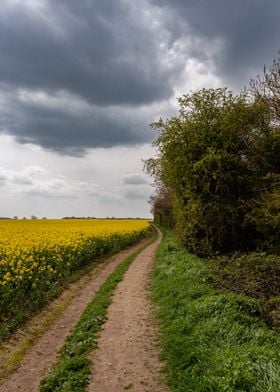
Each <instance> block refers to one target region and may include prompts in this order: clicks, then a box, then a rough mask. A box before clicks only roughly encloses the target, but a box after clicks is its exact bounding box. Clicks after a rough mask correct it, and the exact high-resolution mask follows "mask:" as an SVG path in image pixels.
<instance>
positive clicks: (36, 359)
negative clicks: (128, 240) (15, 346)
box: [0, 240, 147, 392]
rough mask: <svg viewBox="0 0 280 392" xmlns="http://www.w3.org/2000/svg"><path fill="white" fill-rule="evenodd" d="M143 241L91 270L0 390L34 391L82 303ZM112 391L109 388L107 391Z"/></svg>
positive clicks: (76, 316)
mask: <svg viewBox="0 0 280 392" xmlns="http://www.w3.org/2000/svg"><path fill="white" fill-rule="evenodd" d="M145 242H147V240H146V241H144V242H143V241H142V242H141V243H139V244H137V245H134V246H132V247H130V248H129V249H127V250H124V251H122V252H119V253H118V254H117V255H115V256H113V257H111V258H109V259H108V260H107V261H106V262H105V263H104V264H103V265H101V267H100V268H99V267H98V268H97V269H96V271H95V270H94V271H93V273H92V279H91V280H90V281H89V282H87V284H86V286H85V287H84V288H83V289H81V291H80V292H79V294H78V296H77V297H76V298H75V299H74V300H73V302H72V303H71V304H70V305H69V306H68V308H67V309H66V311H65V312H64V313H63V314H62V315H61V316H60V317H59V318H58V319H57V320H56V321H55V322H54V324H53V325H52V326H51V328H50V329H49V330H48V331H47V332H46V333H45V334H44V336H43V337H42V338H41V339H40V340H39V341H38V343H37V344H36V345H35V346H34V347H33V348H32V349H31V350H30V351H29V353H28V354H27V355H26V356H25V358H24V360H23V361H22V363H21V365H20V366H19V368H18V369H17V371H16V372H15V373H14V374H12V375H11V376H10V377H9V378H8V379H7V380H6V382H4V383H3V384H2V385H1V386H0V391H1V392H16V391H20V392H37V391H38V386H39V383H40V381H41V380H42V379H43V378H44V377H45V376H47V374H48V373H49V371H50V370H51V367H52V364H53V363H54V362H55V360H56V357H57V351H58V350H59V348H60V347H62V345H63V343H64V340H65V337H66V336H67V335H68V334H69V332H70V330H71V329H72V328H73V327H74V325H75V324H76V323H77V322H78V320H79V318H80V316H81V314H82V312H83V310H84V309H85V307H86V305H87V304H88V303H89V302H90V300H91V299H92V297H93V295H94V294H95V293H96V292H97V290H98V289H99V287H100V286H101V284H102V283H103V282H104V281H105V280H106V279H107V277H108V276H109V275H110V274H111V273H112V272H113V271H114V269H115V268H116V267H117V265H118V264H120V263H121V262H122V261H123V260H124V259H125V258H126V257H127V256H129V255H130V254H131V253H133V252H134V251H135V250H136V249H139V248H140V247H141V246H143V245H144V243H145ZM111 392H112V391H111Z"/></svg>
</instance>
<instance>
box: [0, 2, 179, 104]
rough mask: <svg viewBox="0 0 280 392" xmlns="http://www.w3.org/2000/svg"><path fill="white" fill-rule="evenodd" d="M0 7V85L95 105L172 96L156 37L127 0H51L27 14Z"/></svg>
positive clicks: (24, 10) (20, 9)
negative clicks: (76, 98) (68, 94)
mask: <svg viewBox="0 0 280 392" xmlns="http://www.w3.org/2000/svg"><path fill="white" fill-rule="evenodd" d="M1 7H2V11H1V13H0V23H1V35H0V53H1V61H0V82H1V83H2V84H6V85H9V86H16V87H19V86H20V87H25V88H29V89H44V90H48V91H49V92H51V91H57V90H66V91H69V92H71V93H73V94H76V95H79V96H81V97H83V98H85V99H87V100H88V101H89V102H91V103H94V104H98V105H107V104H129V105H135V104H142V103H149V102H152V101H155V100H162V99H164V98H166V97H168V96H170V94H171V93H172V86H171V85H170V81H169V78H170V70H169V69H168V68H166V67H165V66H164V65H163V64H162V63H161V62H160V61H159V59H158V51H159V50H158V42H157V40H156V39H155V38H156V37H155V36H154V35H153V31H151V28H150V26H148V25H147V24H146V22H145V19H144V17H143V15H142V16H141V14H136V13H135V12H134V11H133V9H134V8H133V7H131V5H130V3H129V2H124V1H113V0H108V1H106V2H101V1H97V0H95V1H86V0H80V1H78V2H77V1H60V2H57V1H52V0H49V1H45V2H42V5H41V6H38V7H39V8H38V9H36V8H35V9H30V8H28V7H27V6H26V5H25V4H24V2H22V3H17V5H16V6H15V5H14V6H11V5H10V6H9V1H8V0H6V1H4V4H3V5H2V4H1ZM137 18H138V19H137Z"/></svg>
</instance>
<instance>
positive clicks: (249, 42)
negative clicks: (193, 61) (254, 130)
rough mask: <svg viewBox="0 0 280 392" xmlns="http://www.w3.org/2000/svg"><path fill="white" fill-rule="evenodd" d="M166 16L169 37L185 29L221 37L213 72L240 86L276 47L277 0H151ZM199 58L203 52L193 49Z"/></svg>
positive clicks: (208, 39)
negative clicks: (167, 17)
mask: <svg viewBox="0 0 280 392" xmlns="http://www.w3.org/2000/svg"><path fill="white" fill-rule="evenodd" d="M151 1H152V3H153V4H156V5H157V6H159V7H160V8H162V9H164V10H165V12H169V13H170V14H171V15H172V16H171V17H170V18H169V29H170V31H172V33H173V39H174V40H176V39H178V38H179V37H182V36H183V35H184V34H186V32H187V33H188V34H192V35H193V36H197V37H202V39H204V40H205V42H207V43H208V45H210V46H211V40H217V39H218V40H219V39H220V40H221V41H223V44H224V46H223V49H222V51H221V53H220V55H219V56H218V55H217V56H216V58H215V63H216V66H217V72H218V73H219V74H221V75H222V76H223V79H224V80H225V81H226V82H230V83H232V84H233V85H234V86H236V87H243V85H244V84H247V82H248V79H249V78H251V77H254V76H255V73H256V72H261V71H262V68H263V65H264V64H270V63H271V62H272V59H273V58H274V57H275V56H276V55H277V52H278V50H279V49H280V44H279V36H280V23H279V16H280V2H279V1H278V0H236V1H224V0H213V1H211V2H209V1H207V0H174V1H172V2H170V1H168V0H151ZM194 54H195V56H198V57H201V58H202V59H203V56H204V54H203V52H201V53H199V52H197V51H194Z"/></svg>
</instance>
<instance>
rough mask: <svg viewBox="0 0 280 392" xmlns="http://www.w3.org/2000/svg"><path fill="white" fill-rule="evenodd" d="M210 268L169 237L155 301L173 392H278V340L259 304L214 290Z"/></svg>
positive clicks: (157, 269) (160, 259) (162, 252)
mask: <svg viewBox="0 0 280 392" xmlns="http://www.w3.org/2000/svg"><path fill="white" fill-rule="evenodd" d="M213 283H214V279H213V276H212V274H211V273H210V270H209V267H208V265H207V264H206V263H205V262H203V261H202V260H201V259H199V258H197V257H195V256H193V255H190V254H187V253H186V252H185V251H184V250H183V249H181V247H180V246H179V245H178V244H177V242H176V240H175V239H174V237H173V235H172V234H171V233H170V232H168V233H166V235H165V237H164V240H163V241H162V243H161V245H160V248H159V251H158V254H157V263H156V267H155V271H154V279H153V287H152V295H153V299H154V301H155V302H156V304H157V305H158V306H157V309H158V310H157V315H158V319H159V323H160V326H161V331H162V355H163V358H164V359H165V361H166V374H167V380H168V383H169V385H170V386H171V389H172V391H181V392H206V391H207V392H209V391H213V392H214V391H215V392H231V391H232V392H233V391H240V392H241V391H242V392H278V391H279V385H280V337H279V335H278V334H277V333H276V332H275V331H272V330H269V329H268V327H267V326H266V325H265V323H264V322H262V321H261V320H260V319H259V317H258V316H259V314H260V304H259V302H258V300H257V299H253V298H249V297H246V296H245V295H243V294H236V293H229V292H225V291H222V290H218V289H216V288H214V286H213Z"/></svg>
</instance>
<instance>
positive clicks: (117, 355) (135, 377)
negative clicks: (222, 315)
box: [87, 233, 170, 392]
mask: <svg viewBox="0 0 280 392" xmlns="http://www.w3.org/2000/svg"><path fill="white" fill-rule="evenodd" d="M161 237H162V235H161V233H159V238H158V239H157V241H156V242H154V243H153V244H151V245H150V246H149V247H148V248H146V249H145V250H144V251H142V252H141V253H140V254H139V255H138V256H137V258H136V259H135V260H134V262H133V263H132V265H131V266H130V267H129V269H128V271H127V272H126V274H125V276H124V278H123V280H122V281H121V282H120V283H119V285H118V287H117V289H116V291H115V294H114V298H113V302H112V304H111V305H110V307H109V309H108V319H107V321H106V323H105V324H104V327H103V330H102V332H101V334H100V337H99V340H98V349H97V350H95V351H93V352H92V353H91V354H90V355H88V357H89V358H90V359H91V360H92V362H93V367H92V375H91V379H90V383H89V385H88V389H87V390H88V392H96V391H98V392H121V391H125V390H129V391H132V392H168V391H170V389H169V388H168V387H167V386H166V384H165V383H164V377H163V374H162V367H163V365H162V363H161V362H160V360H159V356H158V347H157V337H158V331H157V327H156V325H155V321H154V319H153V312H152V305H151V303H150V300H149V284H150V272H151V269H152V266H153V263H154V256H155V252H156V249H157V246H158V245H159V243H160V241H161Z"/></svg>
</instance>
